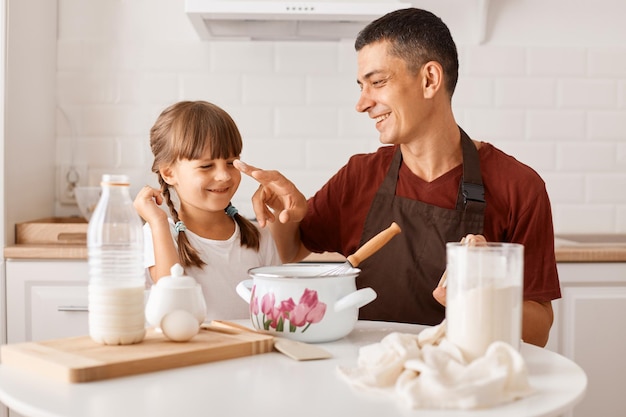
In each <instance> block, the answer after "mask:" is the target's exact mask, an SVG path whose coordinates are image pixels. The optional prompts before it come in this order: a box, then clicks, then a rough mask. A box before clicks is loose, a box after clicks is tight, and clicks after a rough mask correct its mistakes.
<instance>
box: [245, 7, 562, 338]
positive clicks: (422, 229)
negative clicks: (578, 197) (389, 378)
mask: <svg viewBox="0 0 626 417" xmlns="http://www.w3.org/2000/svg"><path fill="white" fill-rule="evenodd" d="M355 48H356V50H357V53H358V74H357V83H358V85H359V86H360V88H361V96H360V98H359V101H358V102H357V104H356V109H357V111H359V112H363V113H367V114H368V115H369V117H370V118H371V119H373V120H374V121H375V125H376V129H377V130H378V132H379V133H380V142H381V143H382V144H384V145H391V146H383V147H381V148H379V150H378V151H377V152H375V153H372V154H364V155H355V156H353V157H352V158H351V159H350V161H349V162H348V163H347V164H346V165H345V166H344V167H343V168H342V169H341V170H340V171H339V172H337V174H335V176H333V177H332V178H331V179H330V180H329V181H328V183H326V184H325V185H324V187H322V189H321V190H319V191H318V192H317V193H316V194H315V196H313V197H312V198H311V199H309V201H308V202H306V200H305V198H304V196H303V195H302V194H301V193H300V192H299V191H298V190H297V189H296V187H295V186H294V185H293V184H292V183H291V182H290V181H288V180H287V179H286V178H285V177H283V176H282V175H281V174H280V173H278V172H276V171H263V170H259V169H256V168H254V167H250V166H247V165H245V164H243V163H241V162H237V166H238V168H239V169H240V170H242V172H244V173H246V174H248V175H251V176H252V177H253V178H255V179H256V180H257V181H258V182H259V183H260V187H259V189H258V190H257V192H256V193H255V195H254V196H253V207H254V210H255V213H256V215H257V219H258V221H259V223H260V224H261V225H262V226H264V225H265V224H266V223H267V222H270V224H271V226H270V227H271V229H272V233H273V235H274V238H275V240H276V244H277V247H278V249H279V252H280V254H281V258H282V260H283V261H284V262H295V261H299V260H301V259H303V258H304V257H305V256H306V255H307V254H309V253H310V252H323V251H330V252H339V253H341V254H343V255H349V254H350V253H353V252H354V251H355V250H356V249H357V248H358V247H359V246H361V245H362V244H363V243H364V242H365V241H367V240H368V239H369V238H371V237H372V236H374V235H375V234H376V233H378V232H379V231H381V230H382V229H384V228H386V227H388V226H389V224H391V222H392V221H395V222H397V223H398V224H399V225H400V227H401V228H402V233H401V234H399V235H397V236H395V237H394V238H393V239H392V240H391V241H390V242H389V243H388V244H387V245H385V246H384V247H383V248H382V249H381V250H380V251H379V252H377V253H376V254H374V255H373V256H371V257H370V258H369V259H367V260H365V261H364V262H362V263H361V264H360V265H359V267H360V268H361V270H362V272H361V274H360V276H359V278H358V280H357V282H358V284H359V286H360V287H366V286H371V287H372V288H374V290H376V292H377V293H378V298H377V299H376V300H375V301H374V302H372V303H370V304H369V305H367V306H365V307H363V308H361V310H360V318H362V319H371V320H387V321H400V322H412V323H420V324H438V323H440V322H441V320H442V319H443V318H444V317H445V307H444V306H443V305H442V304H444V303H445V289H443V288H437V283H438V282H439V279H440V277H441V274H442V273H443V271H444V269H445V262H446V253H445V244H446V243H447V242H453V241H459V240H461V238H463V237H466V236H470V235H477V236H475V237H474V238H477V239H481V240H482V239H486V240H488V241H498V242H516V243H521V244H523V245H524V247H525V264H524V268H525V276H524V307H523V330H522V338H523V339H524V341H526V342H529V343H533V344H536V345H539V346H545V344H546V343H547V340H548V335H549V330H550V327H551V325H552V320H553V311H552V306H551V300H553V299H557V298H560V296H561V294H560V287H559V281H558V276H557V270H556V261H555V255H554V232H553V225H552V215H551V208H550V202H549V199H548V195H547V192H546V189H545V184H544V182H543V181H542V180H541V178H540V177H539V176H538V175H537V173H536V172H535V171H533V170H532V169H531V168H529V167H527V166H525V165H523V164H521V163H520V162H518V161H517V160H515V159H514V158H513V157H511V156H509V155H506V154H504V153H503V152H501V151H500V150H498V149H497V148H495V147H494V146H492V145H491V144H488V143H485V142H477V141H472V140H471V139H470V138H469V137H468V136H467V135H466V134H465V132H463V130H462V129H460V128H459V126H458V125H457V123H456V121H455V118H454V115H453V112H452V104H451V100H452V94H453V92H454V89H455V86H456V82H457V77H458V57H457V51H456V46H455V44H454V41H453V40H452V37H451V35H450V32H449V30H448V28H447V26H446V25H445V24H444V23H443V22H442V21H441V19H439V18H438V17H436V16H434V15H433V14H432V13H430V12H427V11H425V10H420V9H415V8H410V9H404V10H398V11H395V12H391V13H389V14H387V15H385V16H383V17H381V18H380V19H377V20H376V21H374V22H372V23H370V24H369V25H368V26H367V27H365V28H364V29H363V30H362V31H361V32H360V33H359V35H358V37H357V39H356V42H355ZM275 215H277V217H278V220H279V221H275V219H276V217H275ZM433 291H434V293H433ZM433 295H434V296H433ZM435 297H436V298H435ZM437 299H438V300H440V302H438V301H437Z"/></svg>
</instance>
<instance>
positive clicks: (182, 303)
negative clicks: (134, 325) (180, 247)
mask: <svg viewBox="0 0 626 417" xmlns="http://www.w3.org/2000/svg"><path fill="white" fill-rule="evenodd" d="M171 274H172V275H171V276H167V277H163V278H161V279H159V280H158V281H157V283H156V284H155V285H153V286H152V288H151V289H150V295H149V297H148V302H147V303H146V320H147V321H148V323H149V324H151V325H152V326H154V327H156V328H157V329H160V330H162V331H163V334H164V335H165V337H167V338H168V339H171V340H174V341H177V342H183V341H186V340H189V339H191V338H192V337H193V336H195V335H196V334H198V331H199V330H200V325H201V324H202V322H203V321H204V319H205V316H206V302H205V301H204V295H203V294H202V288H201V287H200V284H198V283H197V282H196V280H195V279H193V278H192V277H189V276H185V275H183V268H182V267H181V266H180V265H179V264H176V265H174V266H172V269H171ZM166 322H167V323H168V325H167V326H165V325H164V324H165V323H166Z"/></svg>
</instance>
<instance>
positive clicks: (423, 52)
mask: <svg viewBox="0 0 626 417" xmlns="http://www.w3.org/2000/svg"><path fill="white" fill-rule="evenodd" d="M379 41H387V42H389V43H390V46H391V47H390V53H392V54H393V55H395V56H397V57H399V58H401V59H403V60H404V61H405V62H406V64H407V67H408V69H409V70H410V71H412V72H414V73H415V72H417V71H419V69H420V68H421V67H422V66H423V65H424V64H425V63H427V62H429V61H436V62H439V63H440V64H441V66H442V67H443V72H444V77H445V87H446V91H447V92H448V94H449V95H450V97H452V94H453V93H454V89H455V88H456V83H457V80H458V78H459V58H458V54H457V50H456V45H455V44H454V40H453V39H452V35H451V34H450V30H449V29H448V27H447V26H446V24H445V23H443V21H442V20H441V19H440V18H438V17H437V16H435V15H434V14H432V13H431V12H429V11H426V10H422V9H416V8H409V9H401V10H396V11H393V12H391V13H388V14H386V15H384V16H383V17H381V18H379V19H376V20H374V21H373V22H371V23H370V24H368V25H367V26H366V27H365V28H363V30H361V32H359V34H358V36H357V38H356V41H355V43H354V48H355V49H356V50H357V51H360V50H361V48H363V47H364V46H366V45H369V44H372V43H375V42H379Z"/></svg>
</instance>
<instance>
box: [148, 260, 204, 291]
mask: <svg viewBox="0 0 626 417" xmlns="http://www.w3.org/2000/svg"><path fill="white" fill-rule="evenodd" d="M184 272H185V270H184V269H183V267H182V266H181V265H180V264H174V265H173V266H172V267H171V268H170V274H171V275H168V276H165V277H162V278H160V279H159V280H158V281H157V283H156V285H157V286H159V287H160V288H193V287H195V286H196V285H198V283H197V282H196V280H195V279H193V278H192V277H190V276H187V275H183V274H184Z"/></svg>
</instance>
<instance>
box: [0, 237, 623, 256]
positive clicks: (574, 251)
mask: <svg viewBox="0 0 626 417" xmlns="http://www.w3.org/2000/svg"><path fill="white" fill-rule="evenodd" d="M555 253H556V260H557V262H626V235H618V234H594V235H592V234H578V235H575V234H569V235H557V236H556V239H555ZM4 257H5V258H9V259H11V258H12V259H87V247H86V246H85V245H84V244H46V245H44V244H39V245H37V244H21V245H12V246H7V247H6V248H4ZM344 260H345V258H344V257H343V256H341V255H339V254H337V253H322V254H318V253H314V254H311V255H310V256H308V257H307V258H306V259H305V260H304V261H305V262H343V261H344Z"/></svg>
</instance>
